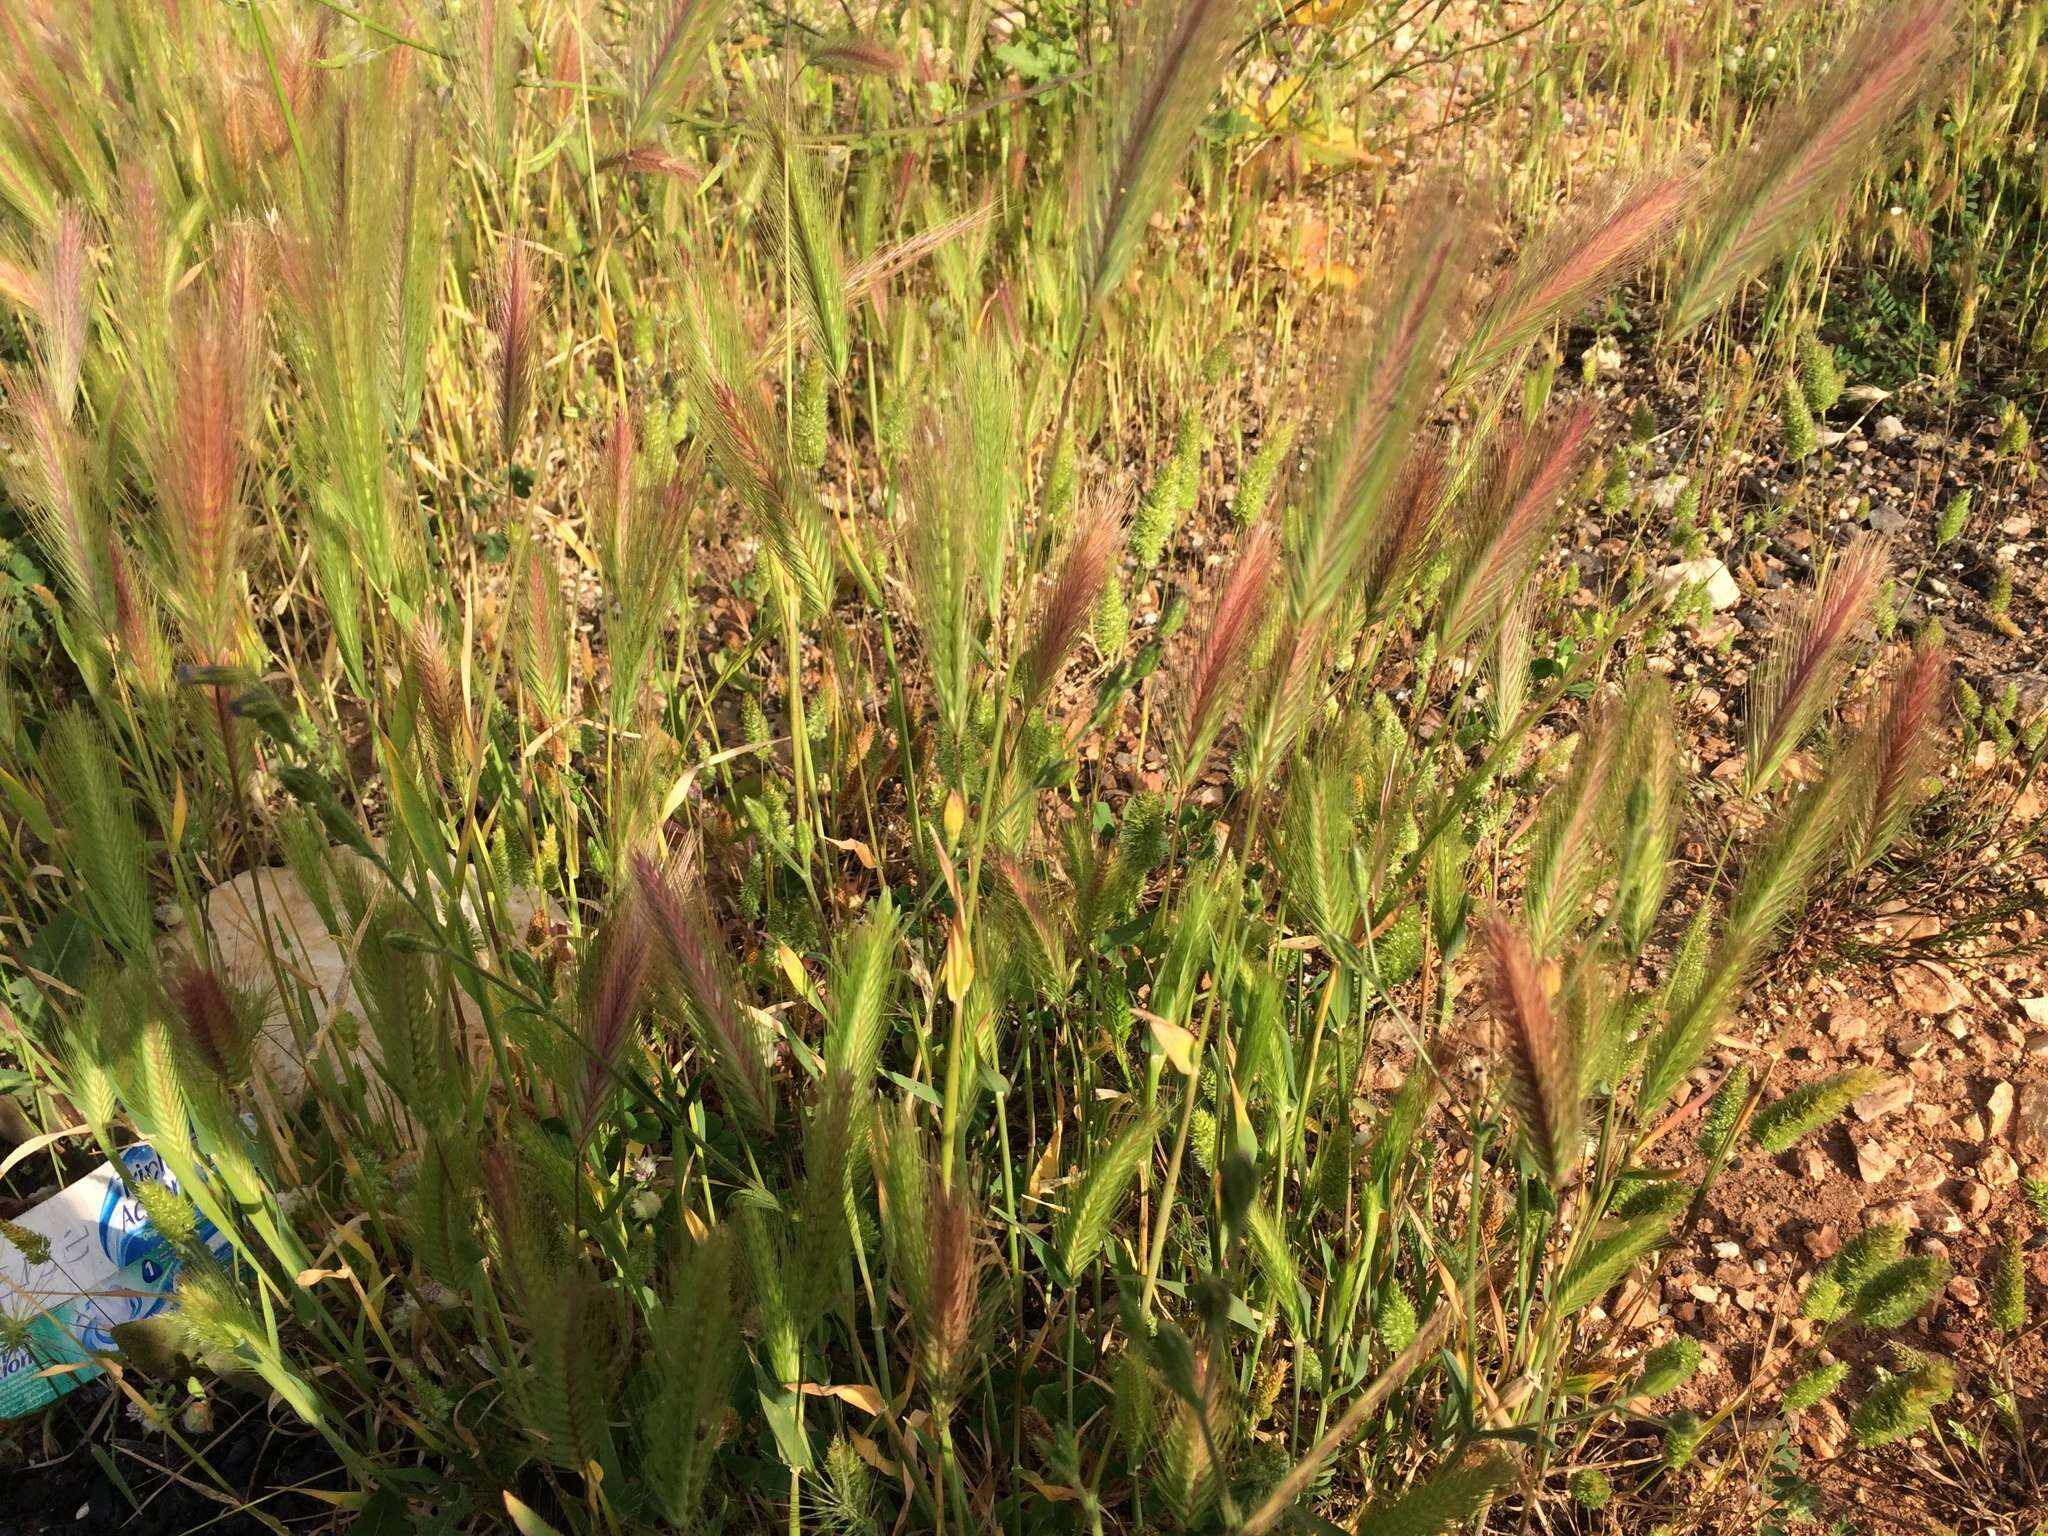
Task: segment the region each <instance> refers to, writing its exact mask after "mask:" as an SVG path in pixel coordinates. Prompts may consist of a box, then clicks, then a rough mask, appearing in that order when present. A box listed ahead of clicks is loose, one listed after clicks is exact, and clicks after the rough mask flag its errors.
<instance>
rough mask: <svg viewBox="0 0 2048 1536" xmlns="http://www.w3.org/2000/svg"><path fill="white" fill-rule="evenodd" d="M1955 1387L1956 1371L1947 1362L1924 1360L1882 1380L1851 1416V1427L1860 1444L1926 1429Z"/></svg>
mask: <svg viewBox="0 0 2048 1536" xmlns="http://www.w3.org/2000/svg"><path fill="white" fill-rule="evenodd" d="M1955 1389H1956V1376H1955V1371H1954V1369H1953V1368H1952V1367H1951V1366H1950V1365H1949V1364H1948V1362H1947V1361H1945V1360H1923V1361H1921V1362H1920V1363H1919V1364H1918V1365H1917V1366H1915V1367H1914V1368H1913V1369H1912V1370H1910V1371H1904V1372H1901V1373H1900V1374H1899V1375H1897V1376H1894V1377H1892V1378H1891V1379H1890V1380H1889V1381H1886V1382H1883V1383H1881V1384H1880V1385H1879V1386H1878V1387H1877V1388H1876V1389H1875V1390H1874V1391H1873V1392H1872V1393H1871V1394H1870V1396H1868V1397H1867V1398H1865V1399H1864V1400H1863V1402H1862V1403H1861V1404H1860V1405H1859V1406H1858V1407H1857V1409H1856V1411H1855V1412H1854V1413H1852V1414H1851V1415H1849V1429H1850V1431H1851V1433H1853V1434H1854V1435H1855V1437H1856V1443H1857V1444H1858V1445H1861V1446H1865V1447H1869V1446H1878V1445H1889V1444H1890V1443H1891V1442H1892V1441H1894V1440H1901V1439H1904V1438H1905V1437H1906V1436H1907V1435H1911V1434H1915V1433H1917V1432H1918V1431H1920V1430H1921V1429H1924V1428H1925V1427H1926V1426H1927V1422H1928V1420H1929V1419H1931V1418H1933V1416H1934V1410H1935V1409H1936V1408H1938V1407H1940V1406H1941V1405H1942V1404H1943V1403H1945V1402H1947V1401H1948V1399H1949V1398H1950V1396H1952V1395H1953V1394H1954V1392H1955Z"/></svg>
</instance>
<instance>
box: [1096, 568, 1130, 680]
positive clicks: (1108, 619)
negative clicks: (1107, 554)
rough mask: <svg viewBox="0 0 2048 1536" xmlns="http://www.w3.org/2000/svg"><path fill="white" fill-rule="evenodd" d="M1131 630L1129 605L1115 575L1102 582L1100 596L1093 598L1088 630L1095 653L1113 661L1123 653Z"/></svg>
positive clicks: (1121, 585) (1105, 659)
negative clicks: (1093, 640) (1093, 643)
mask: <svg viewBox="0 0 2048 1536" xmlns="http://www.w3.org/2000/svg"><path fill="white" fill-rule="evenodd" d="M1130 632H1131V606H1130V602H1129V600H1128V599H1126V598H1125V596H1124V586H1123V583H1122V582H1121V581H1119V580H1117V578H1116V577H1115V576H1111V577H1110V578H1109V580H1107V581H1105V582H1104V583H1103V584H1102V596H1100V597H1099V598H1097V599H1096V600H1095V620H1094V624H1093V627H1092V629H1091V631H1090V633H1091V634H1093V636H1094V638H1095V650H1096V654H1097V655H1099V656H1101V657H1102V659H1103V660H1104V661H1114V660H1116V659H1117V658H1118V657H1120V656H1122V655H1123V653H1124V643H1125V641H1126V640H1127V639H1128V638H1129V636H1130Z"/></svg>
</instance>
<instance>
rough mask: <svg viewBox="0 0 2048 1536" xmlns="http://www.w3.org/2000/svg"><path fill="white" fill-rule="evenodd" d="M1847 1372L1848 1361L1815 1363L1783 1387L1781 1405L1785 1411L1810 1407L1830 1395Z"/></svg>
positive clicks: (1795, 1411)
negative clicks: (1790, 1383)
mask: <svg viewBox="0 0 2048 1536" xmlns="http://www.w3.org/2000/svg"><path fill="white" fill-rule="evenodd" d="M1848 1374H1849V1362H1848V1361H1846V1360H1831V1361H1829V1362H1828V1363H1827V1364H1826V1365H1817V1366H1815V1367H1814V1368H1813V1369H1812V1370H1810V1371H1807V1372H1805V1373H1804V1374H1803V1375H1801V1376H1799V1377H1798V1378H1797V1379H1795V1380H1794V1381H1793V1383H1792V1385H1791V1386H1789V1387H1787V1388H1786V1389H1785V1396H1784V1399H1783V1402H1782V1404H1781V1406H1782V1407H1783V1408H1784V1410H1785V1412H1787V1413H1797V1412H1799V1410H1800V1409H1802V1408H1811V1407H1812V1406H1813V1405H1814V1404H1815V1403H1817V1402H1819V1401H1820V1400H1821V1399H1822V1398H1824V1397H1832V1396H1833V1395H1834V1392H1835V1389H1836V1388H1837V1387H1839V1386H1841V1384H1842V1382H1843V1381H1844V1379H1846V1378H1847V1376H1848Z"/></svg>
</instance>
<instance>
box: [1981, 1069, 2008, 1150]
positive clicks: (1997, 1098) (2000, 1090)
mask: <svg viewBox="0 0 2048 1536" xmlns="http://www.w3.org/2000/svg"><path fill="white" fill-rule="evenodd" d="M2013 1103H2014V1095H2013V1091H2012V1084H2011V1083H1998V1084H1996V1085H1995V1086H1993V1088H1992V1090H1991V1095H1990V1097H1989V1098H1987V1099H1986V1100H1985V1101H1984V1130H1983V1133H1982V1134H1981V1135H1980V1136H1979V1137H1978V1138H1977V1139H1978V1140H1980V1141H1981V1140H1985V1139H1989V1140H1991V1141H2003V1140H2005V1133H2006V1132H2007V1131H2008V1130H2010V1129H2011V1128H2012V1111H2013Z"/></svg>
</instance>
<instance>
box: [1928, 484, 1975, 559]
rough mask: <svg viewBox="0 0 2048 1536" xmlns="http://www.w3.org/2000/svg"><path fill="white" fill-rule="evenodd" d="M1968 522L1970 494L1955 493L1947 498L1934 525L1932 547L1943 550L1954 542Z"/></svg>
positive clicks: (1965, 492)
mask: <svg viewBox="0 0 2048 1536" xmlns="http://www.w3.org/2000/svg"><path fill="white" fill-rule="evenodd" d="M1969 521H1970V493H1969V492H1968V491H1967V490H1963V491H1957V492H1956V493H1955V495H1953V496H1951V497H1949V499H1948V505H1946V506H1945V507H1943V508H1942V509H1941V517H1940V518H1939V519H1938V520H1937V521H1936V522H1935V525H1934V547H1935V548H1936V549H1945V548H1947V547H1948V546H1949V545H1950V544H1953V543H1954V542H1955V541H1956V538H1957V537H1958V536H1959V535H1960V534H1961V533H1962V531H1963V529H1964V527H1965V526H1966V525H1967V524H1968V523H1969Z"/></svg>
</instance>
